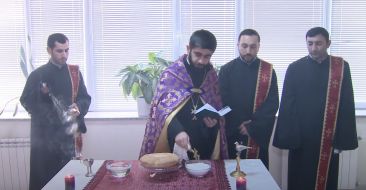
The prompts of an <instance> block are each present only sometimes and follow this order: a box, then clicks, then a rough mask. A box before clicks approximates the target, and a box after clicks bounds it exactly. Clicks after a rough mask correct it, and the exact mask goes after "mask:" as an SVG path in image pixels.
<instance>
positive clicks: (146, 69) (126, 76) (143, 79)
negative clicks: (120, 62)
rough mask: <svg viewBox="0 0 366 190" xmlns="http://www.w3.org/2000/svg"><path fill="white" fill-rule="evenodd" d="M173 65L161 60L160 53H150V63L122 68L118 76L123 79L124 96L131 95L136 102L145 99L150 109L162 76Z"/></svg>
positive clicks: (143, 114)
mask: <svg viewBox="0 0 366 190" xmlns="http://www.w3.org/2000/svg"><path fill="white" fill-rule="evenodd" d="M171 63H172V62H171V61H167V60H165V59H163V58H161V56H160V53H149V54H148V63H137V64H135V65H129V66H127V67H125V68H122V69H121V70H120V71H119V72H118V74H117V75H116V76H118V77H121V79H120V83H119V85H120V86H121V87H122V90H123V94H124V96H125V97H127V96H129V95H131V96H132V97H133V98H134V99H136V100H138V99H139V98H143V100H144V102H145V104H147V107H148V108H149V107H150V106H149V105H150V103H151V100H152V98H153V95H154V92H155V89H156V85H157V83H158V81H159V77H160V74H161V72H162V71H163V70H164V69H165V68H166V67H167V66H169V65H170V64H171ZM139 102H140V101H139V100H138V103H139ZM148 108H147V109H148ZM140 111H141V110H140ZM145 112H146V111H145ZM147 112H148V111H147ZM147 114H148V113H147ZM147 114H146V113H141V114H139V115H140V116H145V115H147Z"/></svg>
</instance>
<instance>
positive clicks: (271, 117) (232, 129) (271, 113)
mask: <svg viewBox="0 0 366 190" xmlns="http://www.w3.org/2000/svg"><path fill="white" fill-rule="evenodd" d="M259 61H260V60H259V59H258V58H256V60H255V61H253V62H252V63H251V64H247V63H245V62H244V61H242V60H241V59H240V57H238V58H236V59H234V60H232V61H230V62H229V63H227V64H225V65H224V66H222V67H221V69H220V74H219V81H220V93H221V96H222V101H223V103H224V106H230V107H231V109H232V111H231V112H229V113H228V114H227V115H226V116H225V119H226V134H227V141H228V149H229V157H230V158H235V157H236V150H235V145H234V143H235V142H236V141H237V142H239V143H240V142H242V143H243V144H244V145H246V142H247V138H248V137H247V135H241V134H240V131H239V128H238V127H239V126H240V124H241V123H242V122H243V121H247V120H252V122H251V123H250V124H249V126H248V128H247V129H248V133H249V135H250V137H251V138H253V139H254V141H255V142H256V143H257V144H258V145H259V147H260V152H259V158H260V159H261V160H262V162H263V164H264V165H265V166H266V167H267V168H268V146H269V141H270V138H271V135H272V131H273V127H274V122H275V115H276V113H277V109H278V104H279V102H278V87H277V77H276V73H275V71H274V70H273V74H272V81H271V86H270V90H269V93H268V96H267V98H266V100H265V101H264V102H263V104H262V105H261V106H260V107H259V108H258V109H257V110H256V112H254V113H253V106H254V98H255V92H256V85H257V77H258V69H259ZM245 155H246V151H243V152H242V155H241V156H242V158H244V156H245Z"/></svg>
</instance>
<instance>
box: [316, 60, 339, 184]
mask: <svg viewBox="0 0 366 190" xmlns="http://www.w3.org/2000/svg"><path fill="white" fill-rule="evenodd" d="M343 68H344V62H343V59H342V58H341V57H335V56H330V64H329V79H328V89H327V99H326V105H325V111H324V119H323V132H322V137H321V146H320V156H319V161H318V170H317V177H316V184H315V189H316V190H323V189H326V186H327V179H328V171H329V164H330V160H331V158H332V151H333V147H332V143H333V137H334V134H335V130H336V125H337V116H338V107H339V102H340V94H341V87H342V80H343Z"/></svg>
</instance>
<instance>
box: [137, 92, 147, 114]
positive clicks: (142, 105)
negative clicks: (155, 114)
mask: <svg viewBox="0 0 366 190" xmlns="http://www.w3.org/2000/svg"><path fill="white" fill-rule="evenodd" d="M136 100H137V114H138V116H139V117H148V116H149V113H150V104H148V103H146V101H145V99H144V98H143V97H138V98H137V99H136Z"/></svg>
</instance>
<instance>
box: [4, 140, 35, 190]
mask: <svg viewBox="0 0 366 190" xmlns="http://www.w3.org/2000/svg"><path fill="white" fill-rule="evenodd" d="M29 158H30V139H29V138H10V139H0V169H1V171H0V189H3V190H27V189H28V184H29V161H30V160H29Z"/></svg>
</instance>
